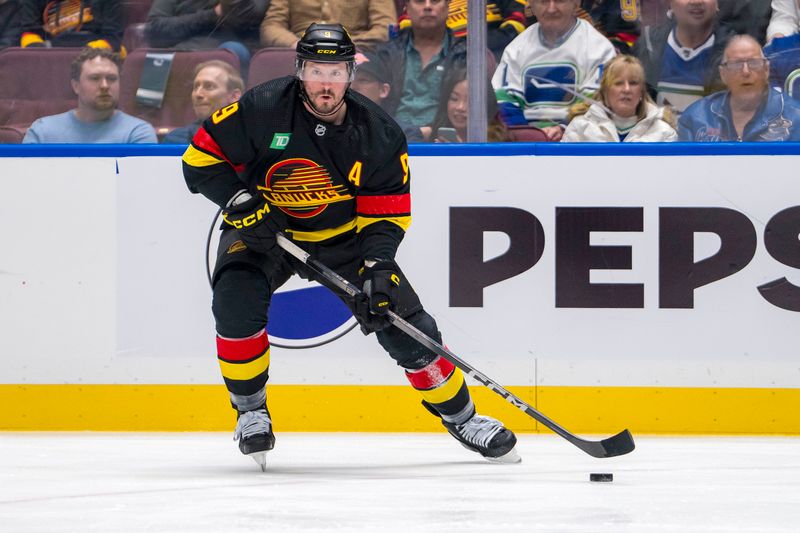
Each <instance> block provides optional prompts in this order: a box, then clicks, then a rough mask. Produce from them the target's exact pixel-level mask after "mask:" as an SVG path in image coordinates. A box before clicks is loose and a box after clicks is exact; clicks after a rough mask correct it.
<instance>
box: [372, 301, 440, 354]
mask: <svg viewBox="0 0 800 533" xmlns="http://www.w3.org/2000/svg"><path fill="white" fill-rule="evenodd" d="M405 320H406V321H407V322H408V323H410V324H411V325H412V326H414V327H415V328H417V329H418V330H420V331H421V332H422V333H424V334H425V335H427V336H428V337H430V338H432V339H433V340H435V341H436V342H438V343H441V342H442V334H441V333H439V328H438V327H437V326H436V321H435V320H434V319H433V317H432V316H431V315H429V314H428V313H427V312H425V311H424V310H421V311H417V312H416V313H414V314H413V315H410V316H408V317H407V318H405ZM375 336H376V337H377V338H378V342H379V343H380V344H381V346H382V347H383V349H384V350H386V351H387V352H389V355H390V356H391V357H392V359H394V360H395V361H397V363H398V364H399V365H400V366H402V367H403V368H422V367H424V366H426V365H428V364H429V363H430V362H431V361H433V360H434V359H436V354H435V353H434V352H432V351H431V350H430V349H429V348H426V347H425V346H423V345H422V344H420V343H419V342H417V341H416V340H414V339H412V338H411V337H409V336H408V335H406V334H405V333H403V332H402V331H400V330H399V329H398V328H395V327H390V328H386V329H383V330H380V331H377V332H376V333H375Z"/></svg>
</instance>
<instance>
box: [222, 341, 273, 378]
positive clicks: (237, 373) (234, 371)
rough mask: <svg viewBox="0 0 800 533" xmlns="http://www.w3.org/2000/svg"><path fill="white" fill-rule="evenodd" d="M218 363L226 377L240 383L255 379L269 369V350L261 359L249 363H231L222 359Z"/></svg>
mask: <svg viewBox="0 0 800 533" xmlns="http://www.w3.org/2000/svg"><path fill="white" fill-rule="evenodd" d="M218 361H219V368H220V370H221V371H222V375H223V376H224V377H226V378H228V379H236V380H239V381H244V380H248V379H253V378H254V377H256V376H258V375H259V374H262V373H263V372H264V371H265V370H266V369H267V368H269V348H267V351H266V352H264V354H263V355H262V356H261V357H259V358H258V359H253V360H252V361H248V362H247V363H229V362H227V361H223V360H222V359H218Z"/></svg>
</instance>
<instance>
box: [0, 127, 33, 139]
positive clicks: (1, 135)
mask: <svg viewBox="0 0 800 533" xmlns="http://www.w3.org/2000/svg"><path fill="white" fill-rule="evenodd" d="M27 131H28V125H27V124H16V125H8V126H0V144H11V143H21V142H22V139H23V137H25V133H26V132H27Z"/></svg>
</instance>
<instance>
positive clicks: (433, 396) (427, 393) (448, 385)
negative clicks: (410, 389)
mask: <svg viewBox="0 0 800 533" xmlns="http://www.w3.org/2000/svg"><path fill="white" fill-rule="evenodd" d="M462 383H464V374H462V373H461V370H459V369H458V368H456V369H455V371H454V372H453V375H452V376H450V379H448V380H447V381H446V382H445V383H443V384H442V385H440V386H438V387H436V388H435V389H430V390H420V391H419V392H420V393H421V394H422V397H423V398H425V401H427V402H428V403H444V402H446V401H447V400H450V399H452V398H453V397H454V396H455V395H456V394H458V389H460V388H461V384H462Z"/></svg>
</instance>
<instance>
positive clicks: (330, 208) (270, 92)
mask: <svg viewBox="0 0 800 533" xmlns="http://www.w3.org/2000/svg"><path fill="white" fill-rule="evenodd" d="M345 101H346V104H347V113H346V116H345V119H344V123H343V124H341V125H338V126H337V125H334V124H330V123H327V122H324V121H321V120H319V119H317V118H316V117H315V116H314V115H312V114H311V113H309V112H308V111H307V110H306V109H305V106H304V105H303V103H302V99H301V97H300V82H299V81H297V80H296V79H295V78H294V77H285V78H280V79H277V80H273V81H269V82H267V83H263V84H261V85H259V86H257V87H254V88H253V89H251V90H250V91H248V92H246V93H245V94H244V96H242V98H241V100H240V101H238V102H236V103H233V104H231V105H229V106H227V107H225V108H223V109H220V110H219V111H217V112H216V113H214V114H213V115H212V116H211V117H209V118H208V119H207V120H206V121H205V122H204V123H203V125H202V127H201V128H200V129H199V130H198V131H197V134H196V135H195V136H194V139H193V140H192V144H191V145H190V146H189V148H188V149H187V150H186V152H185V153H184V155H183V171H184V177H185V179H186V183H187V185H188V186H189V189H190V190H191V191H192V192H195V193H197V192H199V193H202V194H203V195H204V196H206V197H207V198H209V199H210V200H212V201H213V202H215V203H216V204H217V205H219V206H225V205H226V204H227V202H228V201H229V200H230V199H231V198H232V197H233V196H234V195H235V194H236V192H238V191H240V190H242V189H247V190H249V192H250V193H251V194H253V195H262V196H263V197H264V199H265V200H266V201H267V203H268V204H269V205H270V210H271V212H273V213H275V212H277V213H278V214H279V216H278V218H277V220H279V222H280V223H281V225H282V227H283V228H284V229H285V231H286V233H287V234H289V235H290V236H291V237H292V239H294V240H297V241H306V242H319V243H324V242H325V241H328V240H329V239H333V238H335V237H338V236H340V235H344V234H348V233H351V232H355V233H357V234H358V245H359V249H360V253H361V256H362V257H378V258H393V257H394V254H395V252H396V250H397V246H398V245H399V244H400V241H401V240H402V237H403V235H404V232H405V230H406V228H408V226H409V224H410V222H411V196H410V176H409V169H408V149H407V145H406V139H405V136H404V135H403V132H402V130H401V129H400V128H399V127H398V126H397V124H396V123H395V122H394V121H393V120H392V119H391V118H390V117H389V116H388V115H387V114H386V113H385V112H384V111H383V110H381V109H380V108H379V107H378V106H377V105H375V104H373V103H372V102H371V101H370V100H368V99H367V98H365V97H363V96H361V95H359V94H357V93H354V92H352V91H347V93H346V95H345Z"/></svg>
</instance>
